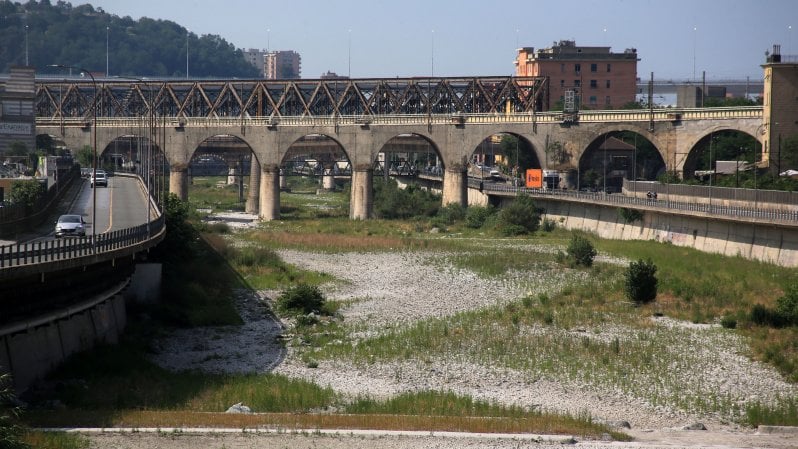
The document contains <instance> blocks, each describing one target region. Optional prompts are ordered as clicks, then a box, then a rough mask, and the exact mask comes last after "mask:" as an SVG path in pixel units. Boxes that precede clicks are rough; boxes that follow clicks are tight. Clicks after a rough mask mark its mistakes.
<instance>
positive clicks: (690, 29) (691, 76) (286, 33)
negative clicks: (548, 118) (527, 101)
mask: <svg viewBox="0 0 798 449" xmlns="http://www.w3.org/2000/svg"><path fill="white" fill-rule="evenodd" d="M70 3H72V5H73V6H77V5H80V4H84V3H89V4H91V5H93V6H94V7H95V8H102V9H103V10H104V11H105V12H107V13H109V14H113V15H117V16H120V17H124V16H130V17H131V18H133V19H139V18H141V17H149V18H152V19H163V20H171V21H173V22H176V23H178V24H179V25H181V26H184V27H186V28H188V29H189V30H190V32H192V33H195V34H198V35H205V34H214V35H219V36H221V37H222V38H224V39H225V40H226V41H228V42H230V43H231V44H233V45H234V46H236V47H237V48H242V49H246V48H256V49H268V50H294V51H296V52H298V53H299V54H300V55H301V57H302V77H303V78H318V77H320V76H321V75H322V74H323V73H326V72H327V71H332V72H335V73H337V74H339V75H348V76H351V77H352V78H368V77H396V76H400V77H405V76H430V75H433V76H493V75H512V74H514V70H515V68H514V65H513V61H514V59H515V56H516V49H517V48H519V47H535V48H536V49H537V48H547V47H551V46H552V44H553V43H554V42H556V41H560V40H566V39H567V40H575V41H576V44H577V45H581V46H603V47H606V46H609V47H611V51H613V52H623V51H624V50H625V49H627V48H635V49H637V54H638V57H639V58H640V61H639V62H638V68H637V70H638V76H639V77H640V78H642V79H643V80H646V79H648V78H649V77H650V76H651V72H653V74H654V78H655V79H657V80H668V79H673V80H680V81H681V80H700V79H701V77H702V73H703V72H706V79H707V80H727V79H736V80H745V79H747V78H750V79H751V80H761V79H762V68H761V67H760V65H761V64H762V63H764V61H765V51H768V50H770V51H772V47H773V45H774V44H780V45H781V54H782V55H798V1H796V0H668V1H664V0H568V1H558V0H549V1H546V2H544V1H539V0H483V1H479V0H392V1H387V0H293V1H286V0H279V1H274V0H216V1H210V0H135V1H131V0H91V1H75V0H72V1H70ZM111 26H113V24H111Z"/></svg>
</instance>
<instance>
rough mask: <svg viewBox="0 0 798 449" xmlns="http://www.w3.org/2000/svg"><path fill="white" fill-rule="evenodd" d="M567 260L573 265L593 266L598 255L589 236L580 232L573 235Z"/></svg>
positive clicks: (567, 251) (567, 252)
mask: <svg viewBox="0 0 798 449" xmlns="http://www.w3.org/2000/svg"><path fill="white" fill-rule="evenodd" d="M566 254H567V262H568V265H569V266H571V267H578V266H583V267H591V266H592V265H593V259H594V258H595V257H596V254H597V252H596V249H595V248H594V247H593V244H592V243H590V240H588V239H587V237H584V236H582V235H580V234H574V235H573V236H571V242H570V243H568V248H567V249H566Z"/></svg>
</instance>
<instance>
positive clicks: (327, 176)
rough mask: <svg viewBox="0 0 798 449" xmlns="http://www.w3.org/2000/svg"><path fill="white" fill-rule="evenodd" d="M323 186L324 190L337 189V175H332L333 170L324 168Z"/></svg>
mask: <svg viewBox="0 0 798 449" xmlns="http://www.w3.org/2000/svg"><path fill="white" fill-rule="evenodd" d="M321 187H322V188H323V189H324V190H335V177H334V176H333V175H332V170H324V176H322V178H321Z"/></svg>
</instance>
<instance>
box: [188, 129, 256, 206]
mask: <svg viewBox="0 0 798 449" xmlns="http://www.w3.org/2000/svg"><path fill="white" fill-rule="evenodd" d="M252 158H253V153H252V149H251V148H250V146H249V144H247V143H246V142H244V141H243V140H241V139H240V138H239V137H236V136H231V135H226V134H222V135H216V136H212V137H209V138H207V139H205V140H204V141H203V142H202V143H200V145H199V146H198V147H197V148H195V149H194V152H193V154H192V156H191V159H190V161H189V164H188V185H189V187H188V199H189V202H191V203H192V204H193V205H194V206H195V207H197V208H200V209H210V210H212V211H234V212H243V211H244V210H245V209H246V199H247V193H248V189H249V188H250V187H249V181H250V170H251V164H252Z"/></svg>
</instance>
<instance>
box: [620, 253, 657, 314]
mask: <svg viewBox="0 0 798 449" xmlns="http://www.w3.org/2000/svg"><path fill="white" fill-rule="evenodd" d="M656 273H657V267H656V265H654V262H652V261H651V259H648V260H647V261H644V260H643V259H640V260H638V261H637V262H630V263H629V269H628V270H626V276H625V281H626V282H625V290H626V297H627V298H629V299H630V300H632V301H634V302H635V303H636V304H645V303H648V302H651V301H653V300H655V299H656V298H657V277H656V276H655V274H656Z"/></svg>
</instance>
